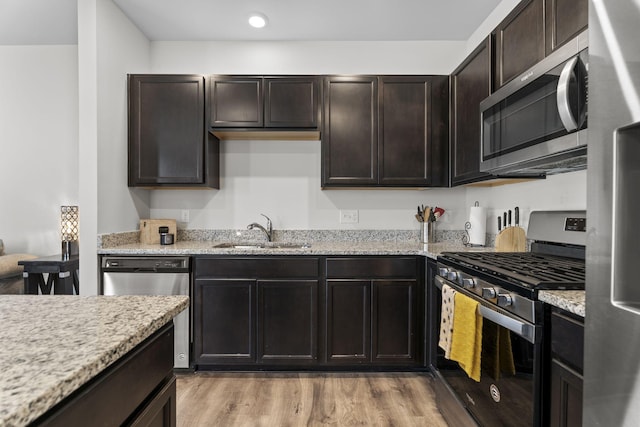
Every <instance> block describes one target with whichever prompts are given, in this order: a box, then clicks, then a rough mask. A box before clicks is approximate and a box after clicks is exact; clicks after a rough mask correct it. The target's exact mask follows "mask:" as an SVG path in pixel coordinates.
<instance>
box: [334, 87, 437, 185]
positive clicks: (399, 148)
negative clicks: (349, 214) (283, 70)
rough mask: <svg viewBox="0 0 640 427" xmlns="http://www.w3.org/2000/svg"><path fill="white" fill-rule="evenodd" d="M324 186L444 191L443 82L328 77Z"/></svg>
mask: <svg viewBox="0 0 640 427" xmlns="http://www.w3.org/2000/svg"><path fill="white" fill-rule="evenodd" d="M324 94H325V101H324V121H323V124H324V127H323V132H322V185H323V187H360V186H365V187H427V186H446V185H447V174H448V165H447V163H448V157H447V138H448V128H447V117H448V78H447V77H446V76H329V77H326V78H325V83H324Z"/></svg>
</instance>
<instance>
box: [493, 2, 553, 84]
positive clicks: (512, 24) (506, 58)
mask: <svg viewBox="0 0 640 427" xmlns="http://www.w3.org/2000/svg"><path fill="white" fill-rule="evenodd" d="M544 19H545V17H544V0H524V1H522V2H521V3H520V4H519V5H518V7H516V9H514V11H513V12H512V13H510V14H509V16H507V18H505V20H504V21H502V22H501V23H500V24H499V25H498V26H497V27H496V30H495V38H496V39H495V42H496V52H495V59H496V64H495V67H496V73H495V78H496V80H495V89H496V90H497V89H499V88H500V87H502V86H503V85H504V84H506V83H508V82H509V81H511V80H512V79H513V78H514V77H517V76H518V75H520V74H521V73H523V72H524V71H525V70H527V69H528V68H529V67H531V66H533V65H535V64H536V63H537V62H538V61H540V60H541V59H543V58H544V56H545V39H544V38H545V28H544Z"/></svg>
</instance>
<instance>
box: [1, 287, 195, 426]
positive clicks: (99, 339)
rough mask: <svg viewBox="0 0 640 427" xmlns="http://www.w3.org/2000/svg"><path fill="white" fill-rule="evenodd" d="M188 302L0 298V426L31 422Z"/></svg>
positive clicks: (133, 298)
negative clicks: (0, 325)
mask: <svg viewBox="0 0 640 427" xmlns="http://www.w3.org/2000/svg"><path fill="white" fill-rule="evenodd" d="M188 305H189V298H188V297H186V296H109V297H107V296H88V297H85V296H74V295H5V296H0V324H2V329H1V331H0V366H2V371H1V372H0V425H2V426H22V425H26V424H28V423H30V422H32V421H34V420H35V419H36V418H38V417H39V416H41V415H42V414H44V413H46V412H47V410H49V409H50V408H51V407H52V406H54V405H55V404H57V403H58V402H60V401H62V400H63V399H64V398H65V397H67V396H68V395H70V394H71V393H72V392H73V391H75V390H76V389H78V388H79V387H80V386H82V385H83V384H85V383H86V382H88V381H89V380H91V379H92V378H93V377H95V376H96V375H97V374H99V373H100V372H102V371H103V370H104V369H105V368H106V367H108V366H109V365H111V364H112V363H113V362H115V361H116V360H118V359H119V358H120V357H122V356H123V355H124V354H126V353H127V352H128V351H130V350H131V349H133V348H134V347H135V346H136V345H138V344H139V343H141V342H142V341H144V340H145V339H146V338H147V337H149V336H150V335H152V334H153V333H154V332H155V331H157V330H158V329H160V328H161V327H162V326H164V325H165V324H166V323H168V322H169V321H170V320H171V319H172V318H173V317H174V316H175V315H176V314H178V313H180V312H181V311H182V310H184V309H185V308H186V307H187V306H188Z"/></svg>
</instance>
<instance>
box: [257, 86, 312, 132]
mask: <svg viewBox="0 0 640 427" xmlns="http://www.w3.org/2000/svg"><path fill="white" fill-rule="evenodd" d="M321 93H322V92H321V89H320V77H318V76H300V77H298V76H282V77H265V78H264V125H265V127H270V128H310V129H316V128H317V127H318V125H319V123H320V111H321V110H320V95H321Z"/></svg>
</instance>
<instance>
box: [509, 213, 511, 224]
mask: <svg viewBox="0 0 640 427" xmlns="http://www.w3.org/2000/svg"><path fill="white" fill-rule="evenodd" d="M509 227H511V209H509Z"/></svg>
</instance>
